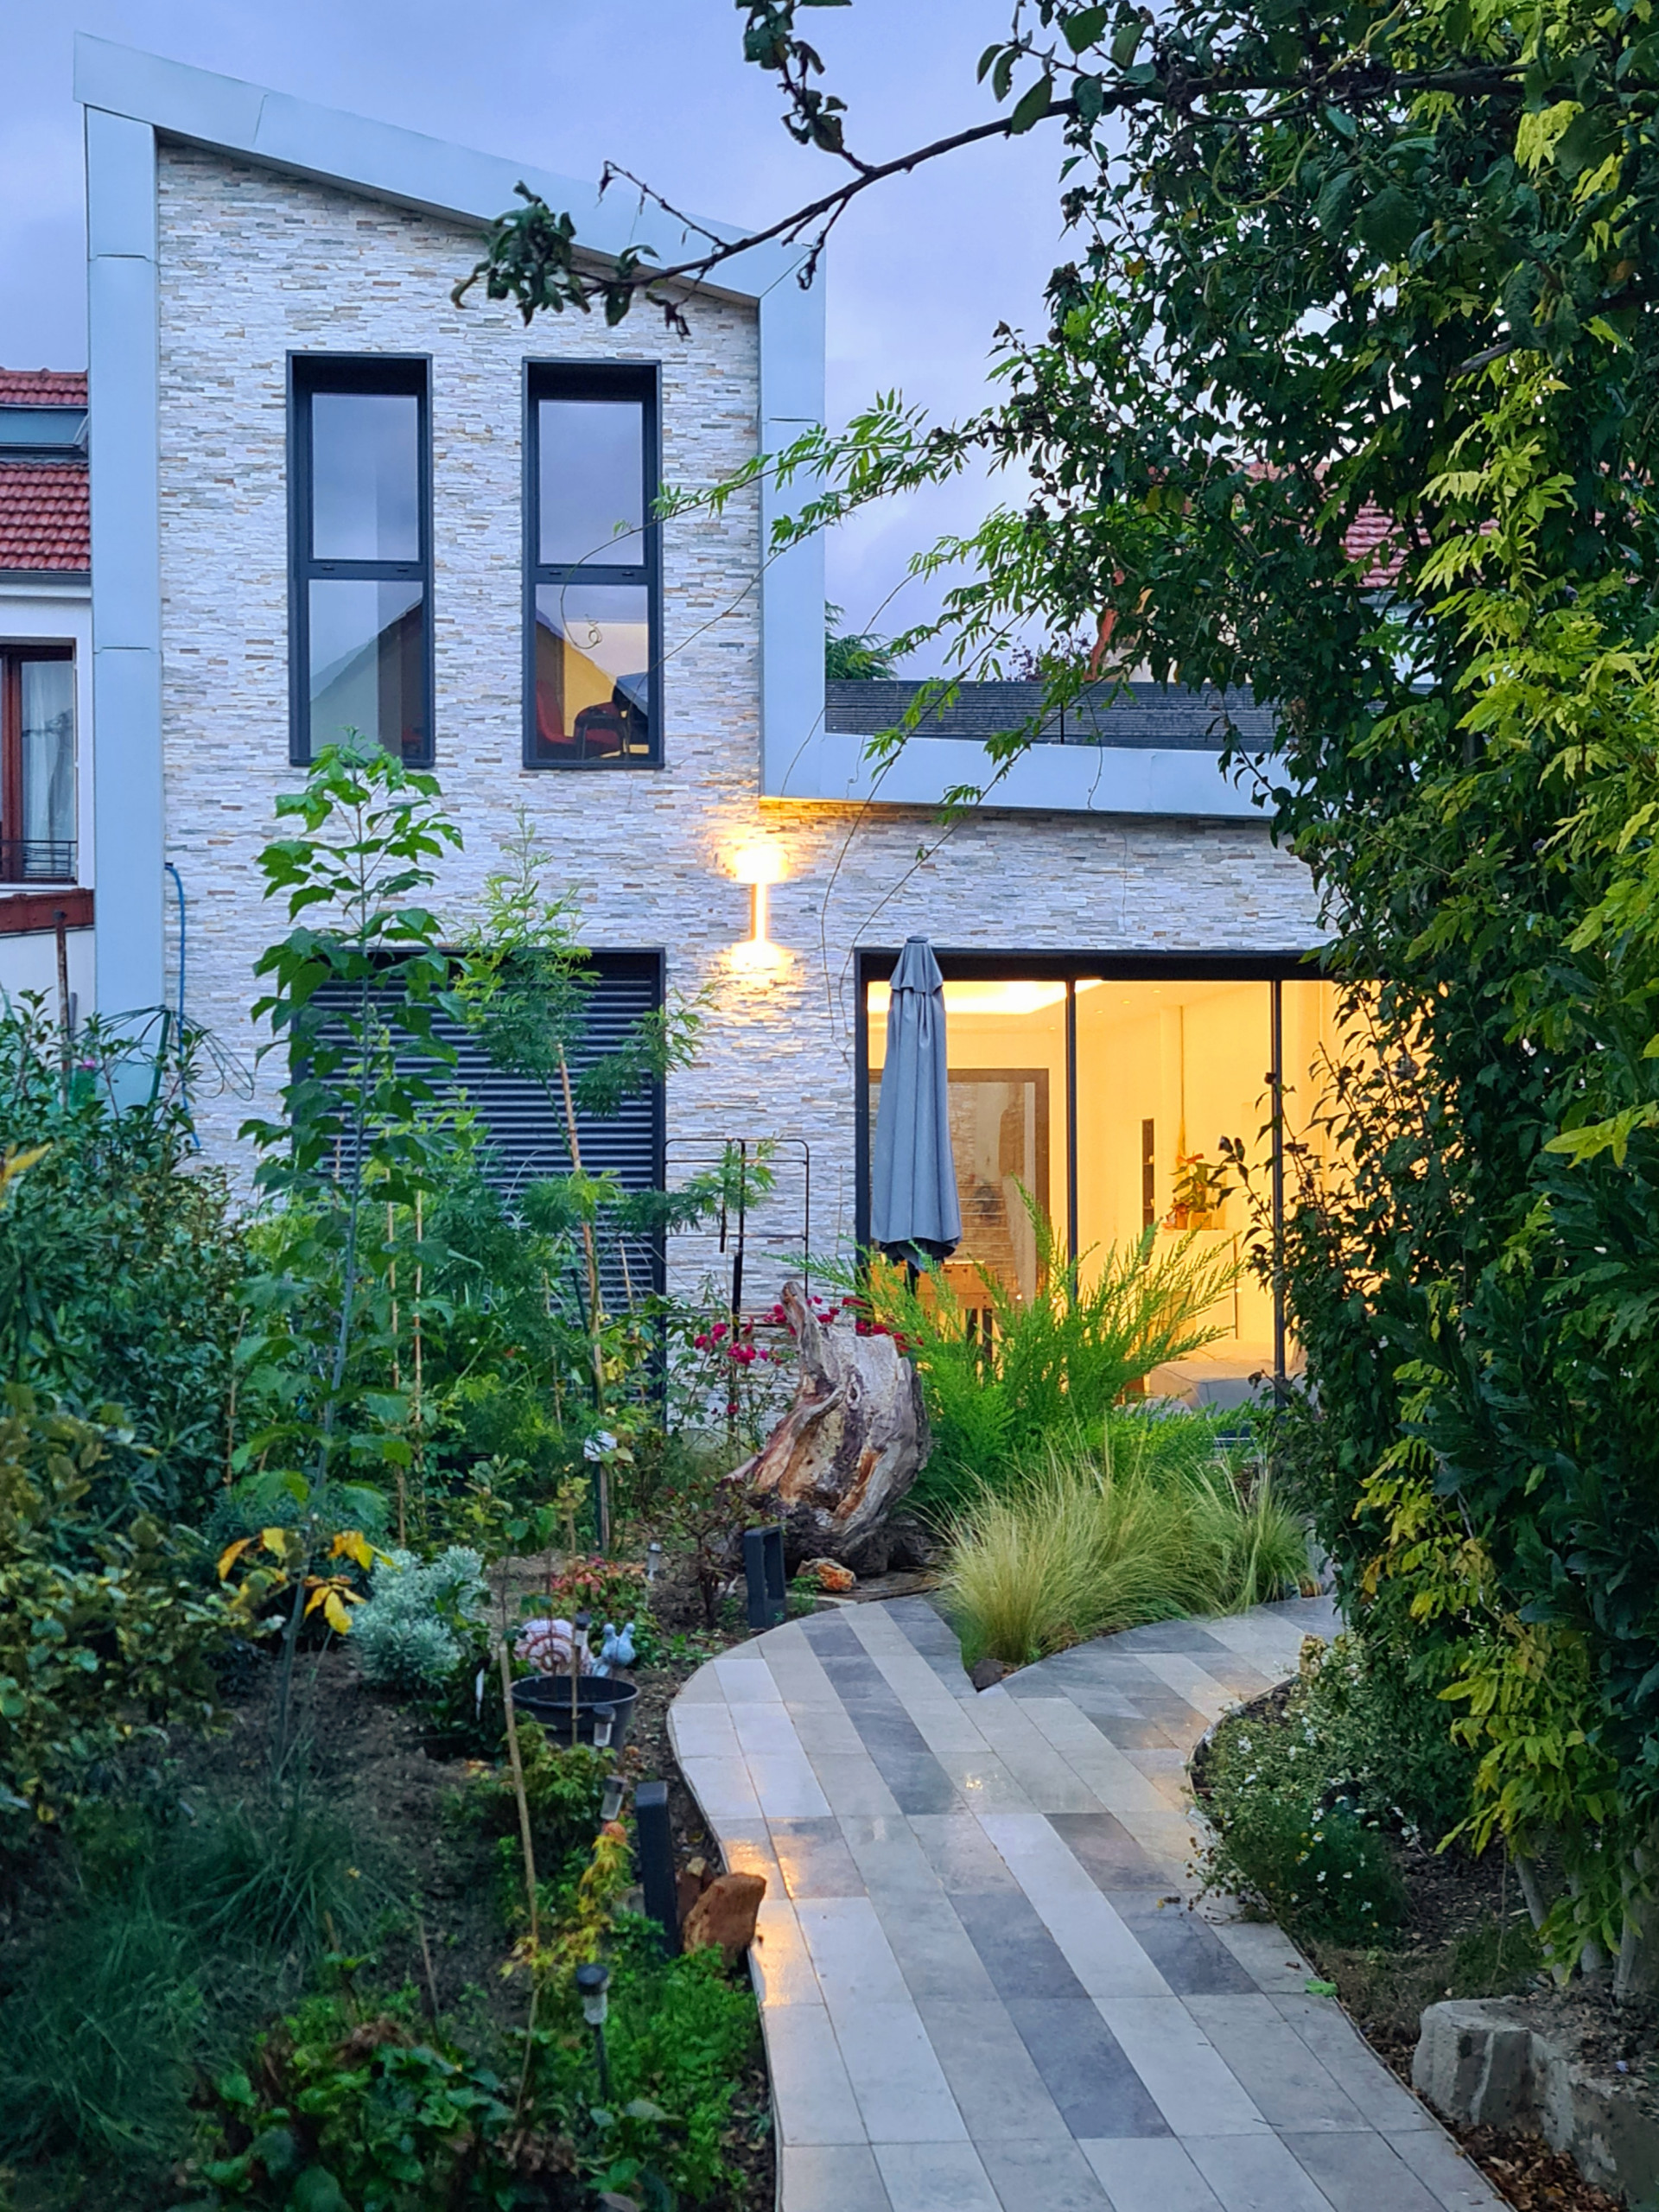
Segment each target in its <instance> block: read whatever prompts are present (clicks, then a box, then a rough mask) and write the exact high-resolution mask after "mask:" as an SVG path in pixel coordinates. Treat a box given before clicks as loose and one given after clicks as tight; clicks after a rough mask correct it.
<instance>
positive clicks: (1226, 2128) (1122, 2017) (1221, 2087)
mask: <svg viewBox="0 0 1659 2212" xmlns="http://www.w3.org/2000/svg"><path fill="white" fill-rule="evenodd" d="M1095 2006H1096V2011H1097V2012H1099V2013H1100V2016H1101V2018H1103V2020H1104V2021H1105V2023H1106V2024H1107V2026H1108V2027H1109V2029H1110V2030H1111V2031H1112V2033H1113V2034H1114V2035H1115V2036H1116V2037H1117V2040H1118V2042H1119V2043H1120V2044H1122V2047H1123V2054H1124V2056H1125V2057H1127V2058H1128V2062H1129V2063H1130V2065H1131V2066H1133V2067H1134V2069H1135V2072H1136V2073H1137V2074H1138V2075H1140V2076H1141V2080H1142V2081H1143V2082H1145V2083H1146V2085H1147V2088H1149V2089H1150V2090H1151V2092H1152V2094H1153V2098H1154V2101H1155V2102H1156V2104H1157V2107H1158V2109H1159V2111H1160V2112H1161V2113H1162V2114H1163V2115H1164V2118H1165V2119H1166V2120H1167V2121H1168V2122H1169V2124H1170V2126H1171V2128H1172V2129H1173V2132H1174V2133H1176V2134H1177V2135H1179V2136H1182V2137H1187V2136H1193V2135H1266V2134H1268V2133H1269V2132H1270V2131H1269V2129H1268V2123H1267V2121H1266V2120H1264V2119H1263V2118H1262V2113H1261V2111H1260V2109H1259V2108H1258V2107H1257V2106H1256V2104H1255V2101H1254V2100H1253V2099H1252V2098H1251V2097H1250V2095H1249V2093H1248V2092H1247V2091H1246V2090H1245V2088H1243V2084H1242V2083H1241V2082H1240V2081H1239V2079H1238V2076H1237V2075H1236V2074H1235V2073H1234V2072H1233V2070H1232V2069H1231V2067H1230V2066H1229V2065H1228V2063H1227V2062H1226V2061H1225V2059H1224V2058H1223V2057H1222V2056H1221V2053H1220V2052H1219V2051H1218V2050H1217V2049H1216V2047H1215V2045H1214V2044H1212V2043H1211V2040H1210V2038H1209V2037H1208V2036H1206V2035H1205V2032H1204V2031H1203V2029H1202V2028H1201V2027H1199V2025H1198V2022H1197V2021H1196V2020H1195V2019H1194V2018H1192V2014H1191V2012H1188V2011H1187V2009H1186V2007H1185V2005H1183V2004H1182V2002H1181V2000H1180V1999H1179V1997H1174V1996H1165V1997H1100V1996H1096V1999H1095Z"/></svg>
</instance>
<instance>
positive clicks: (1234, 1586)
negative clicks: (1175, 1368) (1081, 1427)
mask: <svg viewBox="0 0 1659 2212" xmlns="http://www.w3.org/2000/svg"><path fill="white" fill-rule="evenodd" d="M1217 1426H1218V1424H1217V1422H1216V1421H1213V1420H1208V1419H1205V1417H1203V1416H1201V1415H1198V1414H1167V1415H1163V1416H1157V1417H1154V1416H1148V1415H1145V1414H1122V1413H1119V1414H1110V1415H1109V1416H1108V1417H1107V1418H1106V1420H1105V1422H1104V1426H1103V1430H1102V1439H1103V1441H1102V1445H1101V1447H1100V1449H1099V1451H1098V1452H1090V1450H1089V1449H1088V1448H1087V1447H1085V1446H1083V1445H1081V1444H1078V1443H1063V1444H1061V1445H1058V1446H1050V1447H1049V1448H1048V1449H1047V1450H1046V1452H1044V1453H1043V1454H1041V1455H1040V1456H1039V1457H1034V1458H1033V1459H1032V1460H1031V1461H1029V1462H1028V1463H1027V1464H1026V1465H1023V1466H1020V1467H1018V1468H1016V1469H1015V1470H1013V1471H1007V1472H1005V1473H1004V1475H1003V1477H1002V1478H1001V1480H1000V1481H999V1482H998V1483H997V1484H995V1485H992V1484H982V1485H981V1486H980V1488H979V1489H978V1490H977V1491H971V1492H969V1494H968V1496H967V1497H966V1499H965V1500H964V1502H963V1504H962V1505H961V1506H960V1507H959V1508H958V1510H957V1518H956V1521H955V1522H954V1525H953V1528H952V1532H951V1540H950V1551H949V1553H948V1554H947V1559H946V1566H945V1573H944V1582H943V1585H942V1591H943V1595H944V1601H945V1604H946V1605H947V1606H948V1608H949V1609H950V1612H951V1615H952V1617H953V1618H955V1619H956V1621H957V1624H958V1626H959V1628H960V1630H961V1634H962V1639H963V1656H964V1658H965V1659H966V1660H967V1662H968V1663H969V1665H972V1664H973V1663H974V1662H975V1661H976V1660H977V1659H979V1658H981V1657H982V1656H987V1655H988V1656H990V1657H992V1658H995V1659H1001V1660H1002V1661H1003V1662H1005V1663H1006V1664H1007V1665H1009V1666H1016V1667H1017V1666H1024V1665H1026V1664H1027V1663H1028V1662H1030V1661H1032V1660H1033V1659H1040V1658H1042V1657H1043V1656H1045V1655H1046V1654H1047V1653H1049V1652H1051V1651H1058V1650H1061V1649H1064V1648H1065V1646H1066V1645H1067V1644H1069V1643H1077V1642H1079V1641H1080V1640H1081V1639H1083V1638H1084V1637H1091V1636H1100V1635H1103V1634H1106V1633H1107V1632H1109V1630H1113V1629H1121V1628H1131V1627H1133V1626H1134V1625H1135V1624H1136V1623H1137V1622H1141V1621H1154V1620H1167V1619H1173V1618H1179V1617H1180V1616H1182V1615H1185V1614H1189V1613H1213V1612H1230V1611H1237V1610H1242V1609H1243V1607H1245V1606H1248V1605H1259V1604H1261V1603H1262V1602H1263V1601H1264V1600H1266V1599H1272V1598H1276V1597H1281V1596H1284V1595H1285V1594H1287V1592H1294V1590H1295V1589H1296V1588H1297V1587H1298V1586H1299V1585H1300V1581H1301V1580H1302V1578H1303V1577H1304V1576H1305V1575H1306V1572H1307V1546H1306V1538H1305V1536H1304V1535H1303V1533H1302V1529H1301V1528H1300V1524H1299V1522H1298V1521H1297V1518H1296V1516H1294V1514H1292V1513H1291V1512H1290V1511H1289V1510H1287V1508H1286V1507H1285V1506H1284V1505H1283V1504H1282V1503H1280V1502H1279V1501H1278V1500H1277V1499H1276V1498H1275V1497H1274V1494H1273V1489H1272V1484H1271V1481H1270V1478H1268V1474H1267V1472H1266V1471H1265V1469H1263V1468H1261V1467H1257V1468H1255V1470H1254V1471H1249V1472H1245V1471H1235V1469H1234V1468H1233V1467H1232V1466H1231V1465H1230V1464H1229V1462H1228V1459H1227V1458H1226V1457H1225V1456H1224V1452H1223V1451H1222V1449H1221V1447H1220V1446H1219V1445H1218V1442H1217Z"/></svg>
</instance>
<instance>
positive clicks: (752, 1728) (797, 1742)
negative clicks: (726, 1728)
mask: <svg viewBox="0 0 1659 2212" xmlns="http://www.w3.org/2000/svg"><path fill="white" fill-rule="evenodd" d="M726 1710H727V1712H728V1713H729V1714H730V1716H731V1722H732V1731H733V1733H734V1735H735V1736H736V1738H737V1741H738V1745H739V1747H740V1749H741V1751H742V1752H743V1755H744V1757H745V1758H748V1757H749V1756H750V1754H751V1753H753V1752H757V1751H760V1752H782V1753H784V1754H785V1757H787V1758H805V1756H806V1754H805V1752H804V1751H803V1750H802V1748H801V1739H800V1738H799V1737H798V1735H797V1734H796V1732H795V1723H794V1720H793V1719H792V1718H791V1714H790V1711H789V1708H788V1707H787V1706H785V1705H776V1704H771V1703H768V1704H764V1705H761V1704H755V1703H753V1702H751V1701H750V1700H747V1699H746V1700H742V1701H741V1702H740V1701H739V1700H737V1699H735V1698H734V1699H732V1700H730V1701H729V1702H728V1705H727V1707H726Z"/></svg>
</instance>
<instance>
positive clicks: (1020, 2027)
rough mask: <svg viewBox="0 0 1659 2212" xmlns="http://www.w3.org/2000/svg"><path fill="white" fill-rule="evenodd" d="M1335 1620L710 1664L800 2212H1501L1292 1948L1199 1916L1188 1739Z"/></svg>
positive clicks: (733, 1855)
mask: <svg viewBox="0 0 1659 2212" xmlns="http://www.w3.org/2000/svg"><path fill="white" fill-rule="evenodd" d="M1331 1624H1332V1608H1331V1606H1330V1605H1329V1603H1328V1601H1325V1600H1318V1601H1296V1602H1295V1603H1293V1604H1291V1605H1285V1606H1276V1607H1269V1608H1261V1609H1258V1611H1256V1612H1255V1613H1254V1614H1249V1615H1245V1616H1241V1617H1239V1618H1236V1619H1228V1620H1217V1621H1206V1622H1203V1623H1192V1622H1175V1623H1167V1622H1166V1623H1158V1624H1154V1625H1153V1626H1152V1627H1150V1628H1147V1629H1142V1630H1135V1631H1132V1632H1131V1633H1130V1635H1128V1636H1126V1637H1107V1638H1103V1639H1102V1640H1101V1641H1099V1642H1098V1643H1094V1644H1089V1645H1083V1646H1079V1647H1078V1648H1077V1649H1075V1650H1072V1651H1070V1652H1066V1653H1064V1654H1061V1655H1059V1656H1058V1657H1057V1658H1055V1659H1053V1660H1049V1661H1045V1662H1043V1663H1042V1664H1041V1665H1040V1666H1039V1667H1034V1668H1031V1669H1025V1670H1022V1672H1021V1673H1020V1674H1019V1675H1015V1676H1014V1677H1012V1678H1011V1680H1010V1681H1009V1683H1008V1684H1007V1685H1006V1686H999V1687H998V1688H995V1689H993V1690H991V1691H988V1692H986V1693H984V1694H977V1693H976V1692H975V1691H974V1689H973V1688H972V1686H971V1684H970V1683H969V1681H968V1680H967V1677H966V1675H963V1672H962V1668H961V1662H960V1652H959V1649H958V1647H957V1643H956V1639H955V1637H954V1635H953V1634H952V1632H951V1630H950V1628H949V1626H948V1625H947V1624H946V1623H945V1622H944V1620H943V1619H942V1618H940V1616H939V1615H938V1613H937V1612H936V1611H934V1610H933V1608H932V1607H931V1605H928V1604H927V1603H926V1602H925V1600H924V1599H913V1598H912V1599H901V1600H898V1601H896V1602H893V1603H889V1604H886V1605H849V1606H845V1607H842V1608H840V1609H839V1610H837V1611H821V1612H819V1613H817V1614H816V1615H815V1616H813V1617H812V1618H810V1619H809V1620H806V1621H803V1622H798V1623H791V1624H787V1625H786V1626H785V1627H784V1628H781V1629H779V1630H773V1631H772V1632H771V1634H770V1635H768V1636H766V1637H760V1638H757V1639H755V1640H754V1641H753V1642H752V1643H747V1644H743V1645H739V1646H736V1647H734V1649H732V1650H730V1651H728V1652H725V1653H722V1654H721V1656H720V1658H719V1659H717V1660H715V1661H714V1662H710V1664H709V1666H707V1667H705V1668H703V1669H701V1671H700V1672H699V1673H698V1674H697V1675H695V1676H693V1678H692V1680H691V1681H690V1682H689V1683H688V1684H687V1685H686V1687H685V1688H684V1689H683V1691H682V1692H681V1694H680V1696H679V1697H678V1699H677V1700H676V1702H675V1706H674V1707H673V1710H672V1713H671V1716H670V1727H671V1736H672V1738H673V1740H674V1742H675V1745H676V1748H677V1754H678V1756H679V1758H680V1761H681V1765H682V1770H683V1773H684V1775H685V1778H686V1780H687V1783H688V1784H689V1785H690V1788H691V1789H692V1790H693V1793H694V1794H695V1795H696V1797H697V1799H698V1802H699V1803H700V1805H701V1806H702V1811H703V1815H704V1817H705V1818H706V1819H707V1821H709V1826H710V1827H711V1828H712V1829H713V1830H714V1832H715V1834H717V1835H718V1836H719V1838H720V1840H721V1847H722V1849H723V1851H724V1853H725V1854H726V1859H727V1863H728V1866H733V1867H741V1868H747V1869H752V1870H753V1871H754V1872H759V1873H761V1874H764V1875H765V1877H766V1881H767V1884H768V1889H767V1894H766V1898H765V1900H764V1902H763V1904H762V1906H761V1910H760V1923H759V1925H758V1928H757V1932H756V1941H755V1942H754V1944H753V1947H752V1948H751V1952H750V1965H751V1970H752V1972H753V1976H754V1980H755V1985H756V1987H757V1990H758V1992H759V1993H760V2000H761V2018H762V2021H763V2024H764V2027H765V2032H766V2043H767V2050H768V2055H769V2058H770V2062H771V2067H772V2091H773V2098H774V2102H775V2106H776V2110H777V2124H778V2135H779V2148H780V2153H781V2156H780V2164H779V2187H780V2195H779V2212H1372V2208H1373V2207H1375V2208H1376V2212H1489V2208H1495V2207H1496V2206H1497V2199H1496V2198H1495V2197H1494V2196H1493V2195H1492V2193H1491V2190H1488V2189H1487V2188H1486V2187H1485V2184H1484V2182H1483V2181H1482V2180H1481V2178H1480V2177H1479V2175H1478V2173H1477V2172H1476V2171H1475V2170H1474V2169H1473V2168H1472V2167H1471V2166H1470V2165H1469V2164H1468V2163H1467V2162H1466V2161H1465V2160H1463V2159H1461V2158H1459V2157H1458V2156H1457V2154H1456V2152H1455V2150H1454V2149H1453V2147H1452V2145H1451V2144H1450V2142H1449V2141H1448V2140H1447V2139H1446V2137H1445V2136H1444V2135H1443V2134H1442V2133H1441V2132H1440V2129H1439V2128H1438V2126H1436V2125H1435V2123H1434V2121H1433V2118H1432V2116H1431V2115H1430V2114H1429V2113H1427V2112H1426V2111H1425V2109H1424V2108H1423V2107H1421V2106H1420V2105H1418V2104H1417V2102H1416V2101H1415V2100H1414V2099H1413V2098H1412V2097H1410V2096H1409V2094H1408V2093H1407V2092H1406V2091H1405V2090H1404V2089H1403V2088H1402V2087H1401V2086H1400V2085H1399V2083H1397V2082H1395V2080H1394V2079H1393V2077H1392V2076H1391V2075H1389V2073H1388V2071H1387V2069H1386V2068H1384V2067H1383V2065H1382V2063H1381V2062H1380V2061H1379V2060H1378V2059H1377V2058H1376V2055H1375V2054H1374V2053H1373V2052H1372V2051H1370V2049H1369V2048H1368V2047H1367V2046H1366V2045H1365V2044H1364V2043H1363V2041H1362V2040H1361V2038H1360V2037H1358V2036H1357V2034H1356V2033H1355V2031H1353V2029H1352V2027H1351V2024H1349V2023H1348V2022H1347V2021H1346V2019H1345V2018H1344V2016H1343V2015H1342V2014H1341V2012H1339V2011H1338V2009H1337V2008H1336V2007H1335V2006H1333V2005H1331V2004H1330V2003H1329V2001H1328V2000H1326V1999H1320V1998H1317V1997H1313V1996H1310V1994H1309V1993H1308V1989H1307V1984H1308V1981H1309V1980H1310V1979H1311V1970H1310V1968H1309V1967H1308V1965H1307V1962H1306V1960H1304V1959H1303V1958H1302V1957H1301V1955H1300V1953H1299V1952H1298V1951H1297V1950H1296V1949H1295V1948H1294V1945H1292V1944H1290V1943H1289V1942H1287V1939H1286V1938H1285V1936H1283V1935H1282V1934H1281V1931H1280V1930H1278V1929H1274V1928H1270V1927H1266V1926H1262V1925H1258V1924H1254V1923H1247V1922H1243V1921H1241V1920H1236V1919H1229V1918H1226V1917H1224V1916H1218V1915H1217V1910H1216V1908H1215V1907H1214V1906H1212V1905H1207V1906H1206V1909H1205V1912H1204V1913H1203V1914H1199V1913H1198V1912H1195V1911H1192V1910H1189V1909H1188V1907H1187V1904H1186V1902H1185V1900H1186V1899H1187V1897H1188V1896H1189V1895H1190V1893H1191V1892H1192V1889H1193V1887H1194V1883H1193V1880H1192V1875H1191V1872H1190V1868H1189V1864H1188V1862H1189V1860H1190V1859H1191V1854H1192V1837H1193V1834H1194V1832H1195V1828H1196V1827H1198V1821H1196V1819H1195V1817H1194V1815H1192V1810H1191V1808H1190V1807H1189V1806H1188V1805H1187V1803H1186V1801H1185V1772H1184V1761H1185V1755H1186V1754H1187V1753H1188V1752H1189V1751H1190V1750H1191V1748H1192V1745H1193V1744H1194V1743H1195V1742H1196V1741H1197V1739H1198V1736H1199V1734H1200V1733H1201V1732H1202V1731H1203V1729H1204V1728H1205V1726H1206V1725H1207V1721H1208V1719H1209V1718H1210V1717H1211V1715H1213V1714H1215V1713H1219V1712H1220V1711H1222V1710H1224V1709H1226V1707H1228V1706H1229V1705H1230V1704H1231V1703H1232V1702H1234V1701H1235V1700H1237V1699H1238V1698H1240V1697H1242V1696H1244V1695H1248V1694H1251V1692H1252V1690H1253V1688H1254V1686H1255V1685H1256V1684H1257V1683H1259V1682H1266V1681H1271V1680H1276V1679H1281V1678H1282V1676H1283V1675H1286V1674H1288V1673H1290V1672H1291V1671H1293V1670H1294V1667H1295V1665H1296V1662H1297V1658H1298V1655H1299V1652H1300V1643H1301V1638H1302V1637H1303V1636H1304V1635H1305V1634H1310V1633H1311V1634H1318V1633H1329V1630H1330V1626H1331Z"/></svg>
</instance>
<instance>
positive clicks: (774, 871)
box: [732, 845, 784, 945]
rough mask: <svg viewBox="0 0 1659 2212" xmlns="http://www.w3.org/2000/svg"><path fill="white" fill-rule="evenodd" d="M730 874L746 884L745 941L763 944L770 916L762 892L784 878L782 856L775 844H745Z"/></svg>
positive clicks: (764, 892)
mask: <svg viewBox="0 0 1659 2212" xmlns="http://www.w3.org/2000/svg"><path fill="white" fill-rule="evenodd" d="M732 874H734V876H735V877H736V878H737V880H738V881H739V882H740V883H747V885H748V887H749V942H750V944H756V945H760V944H766V941H767V931H768V925H769V923H770V915H769V913H768V911H767V907H768V901H767V896H766V894H767V892H768V890H769V889H770V887H771V886H772V884H774V883H781V882H782V881H783V880H784V856H783V855H782V854H781V853H780V852H779V849H778V848H777V846H776V845H746V846H745V847H744V848H743V849H742V851H741V853H739V854H738V855H737V857H736V859H735V860H734V861H733V862H732Z"/></svg>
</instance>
